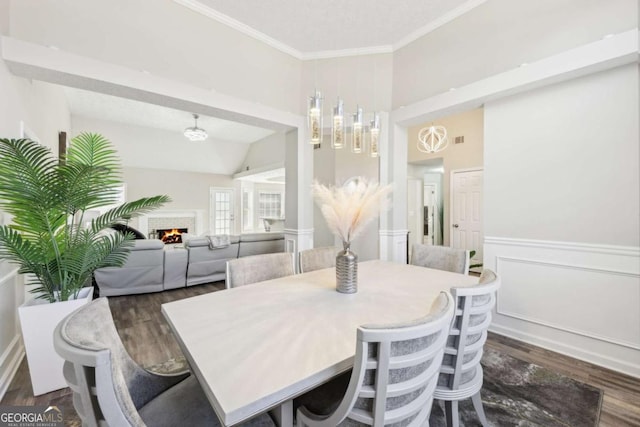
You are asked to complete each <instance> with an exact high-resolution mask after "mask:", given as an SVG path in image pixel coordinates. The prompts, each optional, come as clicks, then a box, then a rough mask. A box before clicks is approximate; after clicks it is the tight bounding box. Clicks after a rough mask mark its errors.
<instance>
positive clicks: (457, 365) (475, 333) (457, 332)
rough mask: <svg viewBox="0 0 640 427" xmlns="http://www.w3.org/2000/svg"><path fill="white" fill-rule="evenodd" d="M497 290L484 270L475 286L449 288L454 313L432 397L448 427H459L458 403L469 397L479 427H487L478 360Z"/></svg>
mask: <svg viewBox="0 0 640 427" xmlns="http://www.w3.org/2000/svg"><path fill="white" fill-rule="evenodd" d="M499 287H500V279H499V278H498V276H497V275H496V274H495V273H494V272H493V271H491V270H489V269H484V270H483V272H482V275H481V276H480V280H479V282H478V284H477V285H475V286H471V287H464V288H463V287H460V288H451V294H452V295H453V297H454V299H455V301H456V311H455V314H454V318H453V323H452V326H451V331H450V332H449V338H448V339H447V345H446V347H445V350H444V359H443V361H442V367H441V368H440V378H439V379H438V386H437V387H436V390H435V393H434V398H435V399H438V400H444V403H445V413H446V418H447V426H449V427H454V426H455V427H457V426H458V425H459V415H458V401H460V400H463V399H467V398H469V397H471V402H472V403H473V407H474V408H475V410H476V413H477V414H478V418H480V422H481V423H482V425H483V426H487V425H488V424H487V418H486V416H485V413H484V409H483V407H482V399H481V396H480V389H481V388H482V378H483V377H482V366H481V365H480V360H481V359H482V353H483V347H484V343H485V341H486V340H487V330H488V329H489V325H490V324H491V311H492V310H493V306H494V305H495V302H496V291H497V290H498V288H499Z"/></svg>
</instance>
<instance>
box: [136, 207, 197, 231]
mask: <svg viewBox="0 0 640 427" xmlns="http://www.w3.org/2000/svg"><path fill="white" fill-rule="evenodd" d="M149 218H193V219H194V222H195V230H189V233H192V234H197V235H200V234H202V233H203V232H204V230H203V222H204V210H203V209H162V210H157V211H153V212H150V213H148V214H146V215H141V216H140V217H139V218H138V228H139V229H140V231H142V232H143V233H146V234H149V233H150V232H151V230H149Z"/></svg>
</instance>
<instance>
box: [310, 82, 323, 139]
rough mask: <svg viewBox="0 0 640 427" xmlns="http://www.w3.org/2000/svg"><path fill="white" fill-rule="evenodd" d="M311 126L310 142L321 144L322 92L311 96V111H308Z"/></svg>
mask: <svg viewBox="0 0 640 427" xmlns="http://www.w3.org/2000/svg"><path fill="white" fill-rule="evenodd" d="M307 117H308V127H309V143H310V144H314V145H315V144H320V142H321V141H322V96H321V94H320V92H318V91H316V92H315V94H314V95H313V96H311V97H309V111H308V112H307Z"/></svg>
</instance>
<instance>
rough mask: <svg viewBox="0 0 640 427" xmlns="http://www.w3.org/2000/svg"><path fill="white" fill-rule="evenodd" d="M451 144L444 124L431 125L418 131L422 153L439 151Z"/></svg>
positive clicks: (419, 149)
mask: <svg viewBox="0 0 640 427" xmlns="http://www.w3.org/2000/svg"><path fill="white" fill-rule="evenodd" d="M448 145H449V138H447V130H446V129H445V128H444V126H429V127H426V128H422V129H420V132H418V151H420V152H422V153H427V154H429V153H437V152H438V151H442V150H444V149H445V148H447V146H448Z"/></svg>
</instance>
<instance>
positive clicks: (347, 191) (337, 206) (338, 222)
mask: <svg viewBox="0 0 640 427" xmlns="http://www.w3.org/2000/svg"><path fill="white" fill-rule="evenodd" d="M389 193H391V186H390V185H385V186H380V185H379V184H378V183H374V182H369V181H368V180H367V179H366V178H363V177H357V178H356V179H352V180H349V181H348V182H347V183H346V184H345V185H343V186H341V187H326V186H324V185H322V184H320V183H319V182H317V181H314V183H313V196H314V198H315V200H316V203H317V205H318V206H319V207H320V210H321V211H322V215H324V218H325V220H326V221H327V225H328V226H329V229H330V230H331V231H332V232H333V233H334V234H336V235H337V236H338V237H340V238H341V239H342V242H343V243H349V242H351V241H352V240H353V239H354V238H355V237H356V236H357V235H358V234H360V233H361V232H362V230H363V229H364V228H365V227H366V225H367V224H369V223H370V222H371V221H372V220H373V219H374V218H376V217H378V215H379V213H380V212H384V211H386V210H387V209H388V208H389V199H388V198H387V195H388V194H389Z"/></svg>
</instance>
